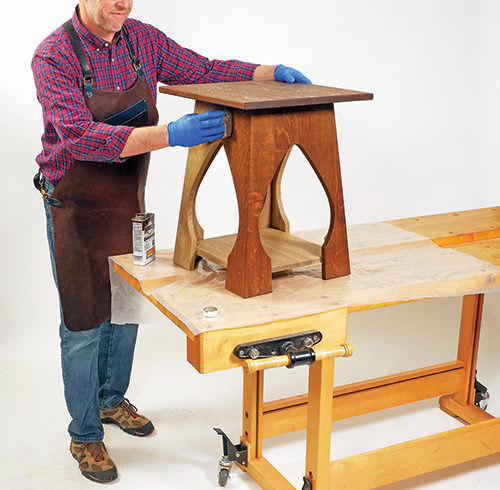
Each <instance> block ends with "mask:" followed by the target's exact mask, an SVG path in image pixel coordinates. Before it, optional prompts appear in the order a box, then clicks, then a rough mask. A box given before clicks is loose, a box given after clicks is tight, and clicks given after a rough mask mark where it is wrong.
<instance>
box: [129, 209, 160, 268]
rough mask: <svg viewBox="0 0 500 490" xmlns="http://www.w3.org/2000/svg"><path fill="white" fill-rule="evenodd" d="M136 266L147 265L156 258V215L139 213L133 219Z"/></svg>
mask: <svg viewBox="0 0 500 490" xmlns="http://www.w3.org/2000/svg"><path fill="white" fill-rule="evenodd" d="M132 240H133V247H134V264H135V265H146V264H149V263H150V262H151V261H152V260H154V258H155V215H154V213H137V214H136V215H135V216H134V217H133V218H132Z"/></svg>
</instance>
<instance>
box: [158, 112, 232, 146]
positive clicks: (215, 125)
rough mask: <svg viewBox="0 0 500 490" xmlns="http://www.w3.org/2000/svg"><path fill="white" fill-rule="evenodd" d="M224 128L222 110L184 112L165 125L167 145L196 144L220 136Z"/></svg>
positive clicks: (222, 134)
mask: <svg viewBox="0 0 500 490" xmlns="http://www.w3.org/2000/svg"><path fill="white" fill-rule="evenodd" d="M225 130H226V125H225V123H224V111H223V110H217V111H208V112H203V113H201V114H195V113H193V114H186V115H185V116H182V117H181V118H180V119H177V121H173V122H171V123H169V125H168V126H167V132H168V144H169V146H186V147H187V146H196V145H200V144H201V143H206V142H207V141H214V140H218V139H219V138H222V137H223V136H224V132H225Z"/></svg>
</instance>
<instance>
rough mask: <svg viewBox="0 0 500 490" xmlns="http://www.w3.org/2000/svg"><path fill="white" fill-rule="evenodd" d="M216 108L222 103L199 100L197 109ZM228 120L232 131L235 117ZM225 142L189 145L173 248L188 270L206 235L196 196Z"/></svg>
mask: <svg viewBox="0 0 500 490" xmlns="http://www.w3.org/2000/svg"><path fill="white" fill-rule="evenodd" d="M215 109H221V107H218V106H215V105H213V104H206V103H205V102H196V104H195V108H194V111H195V112H196V113H198V114H199V113H203V112H207V111H210V110H215ZM222 109H223V108H222ZM228 122H229V126H227V127H226V131H227V133H228V134H231V132H232V118H230V121H229V120H228ZM222 143H223V142H222V140H217V141H210V142H208V143H204V144H201V145H197V146H193V147H191V148H189V152H188V159H187V163H186V172H185V174H184V186H183V188H182V198H181V207H180V210H179V220H178V223H177V235H176V238H175V249H174V263H175V264H177V265H180V266H181V267H184V268H185V269H188V270H193V269H194V264H195V259H196V244H197V243H198V241H199V240H202V239H203V228H202V227H201V226H200V223H199V222H198V218H197V217H196V196H197V194H198V190H199V188H200V185H201V182H202V180H203V177H205V174H206V173H207V171H208V169H209V167H210V165H211V164H212V162H213V160H214V158H215V157H216V155H217V153H218V152H219V150H220V149H221V147H222Z"/></svg>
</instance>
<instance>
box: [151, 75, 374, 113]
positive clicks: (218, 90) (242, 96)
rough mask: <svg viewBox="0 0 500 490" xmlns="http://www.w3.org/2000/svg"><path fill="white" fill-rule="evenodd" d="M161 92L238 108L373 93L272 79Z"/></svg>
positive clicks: (353, 97) (370, 96)
mask: <svg viewBox="0 0 500 490" xmlns="http://www.w3.org/2000/svg"><path fill="white" fill-rule="evenodd" d="M160 92H161V93H163V94H170V95H177V96H179V97H187V98H189V99H196V100H200V101H204V102H210V103H213V104H218V105H223V106H228V107H234V108H236V109H242V110H255V109H269V108H276V107H296V106H304V105H308V106H310V105H317V104H332V103H334V102H348V101H356V100H371V99H373V94H371V93H368V92H359V91H356V90H347V89H342V88H334V87H325V86H322V85H308V84H302V83H282V82H275V81H272V80H267V81H248V82H223V83H205V84H190V85H175V86H170V85H162V86H160Z"/></svg>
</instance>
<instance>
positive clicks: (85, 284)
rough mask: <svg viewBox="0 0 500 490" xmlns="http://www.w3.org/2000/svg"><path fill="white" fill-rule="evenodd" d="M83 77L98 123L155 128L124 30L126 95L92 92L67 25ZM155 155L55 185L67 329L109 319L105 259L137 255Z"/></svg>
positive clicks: (98, 165)
mask: <svg viewBox="0 0 500 490" xmlns="http://www.w3.org/2000/svg"><path fill="white" fill-rule="evenodd" d="M64 27H65V29H66V31H67V32H68V35H69V36H70V40H71V43H72V45H73V48H74V49H75V52H76V54H77V57H78V59H79V61H80V65H81V66H82V71H83V74H84V96H85V103H86V105H87V107H88V108H89V109H90V111H91V112H92V116H93V120H94V121H96V122H105V123H108V124H113V125H127V126H133V127H139V126H147V125H156V124H157V123H158V112H157V110H156V106H155V103H154V99H153V96H152V94H151V90H150V89H149V86H148V84H147V83H146V80H145V77H144V74H143V72H142V68H141V66H140V63H139V60H138V59H137V57H136V56H135V53H134V51H133V48H132V45H131V44H130V41H129V39H128V37H127V35H126V33H125V32H124V31H125V30H124V29H123V30H122V33H123V37H124V39H125V42H126V43H127V47H128V50H129V54H130V58H131V62H132V63H133V65H134V68H135V70H136V72H137V74H138V78H137V81H136V82H135V84H134V86H133V87H132V88H130V89H129V90H126V91H124V92H106V91H101V90H93V87H92V73H91V72H90V68H89V65H88V62H87V59H86V57H85V54H84V53H83V50H82V48H81V44H80V40H79V38H78V35H77V34H76V31H75V30H74V28H73V25H72V23H71V21H68V22H67V23H66V24H65V26H64ZM149 158H150V154H149V153H145V154H142V155H136V156H133V157H130V158H129V159H128V160H126V161H125V162H123V163H104V162H90V161H80V160H75V161H74V163H73V165H72V167H71V168H70V169H69V170H68V172H67V173H66V174H65V175H64V177H63V178H62V180H61V181H60V182H59V183H58V184H57V186H56V188H55V190H54V193H53V197H54V198H55V199H58V200H59V201H60V203H61V204H60V207H54V206H53V207H52V216H53V220H54V240H55V250H54V252H55V264H56V274H57V282H58V288H59V297H60V301H61V307H62V315H63V319H64V323H65V325H66V327H67V328H68V329H69V330H73V331H82V330H90V329H92V328H95V327H97V326H99V325H100V324H101V323H102V322H103V321H105V320H107V319H109V318H110V317H111V290H110V283H109V268H108V257H109V256H111V255H120V254H126V253H131V252H132V222H131V219H132V218H133V217H134V215H135V214H136V213H139V212H144V211H145V204H144V189H145V184H146V176H147V172H148V166H149Z"/></svg>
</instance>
